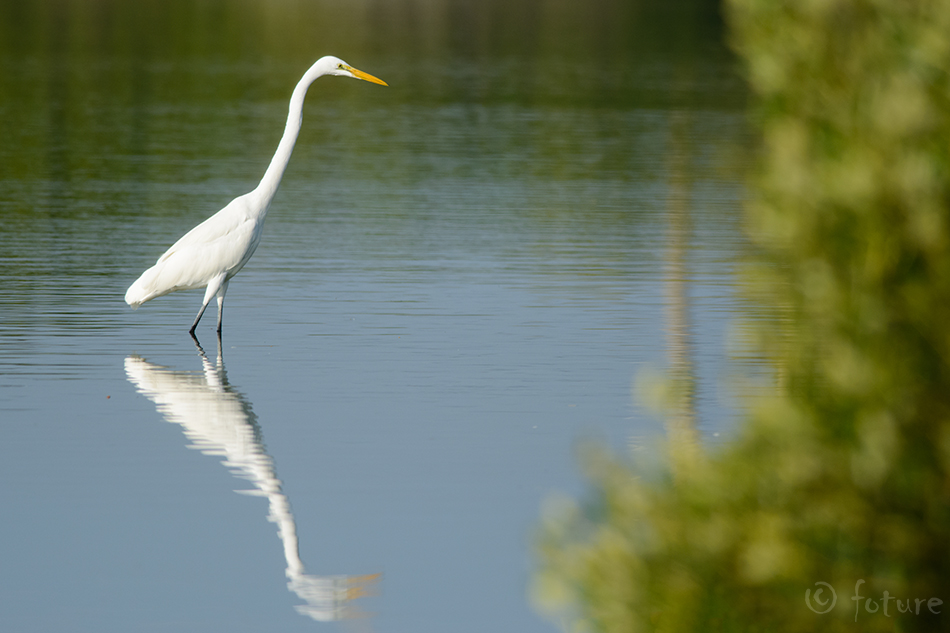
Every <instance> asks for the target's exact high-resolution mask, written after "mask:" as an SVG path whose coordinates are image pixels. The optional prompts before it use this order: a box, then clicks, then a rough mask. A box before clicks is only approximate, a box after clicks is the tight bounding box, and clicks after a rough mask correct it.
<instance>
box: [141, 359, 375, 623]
mask: <svg viewBox="0 0 950 633" xmlns="http://www.w3.org/2000/svg"><path fill="white" fill-rule="evenodd" d="M198 351H199V352H200V354H201V360H202V364H203V365H204V372H203V373H197V372H189V371H172V370H170V369H167V368H165V367H160V366H158V365H153V364H152V363H149V362H146V361H145V360H143V359H141V358H139V357H138V356H130V357H128V358H126V359H125V371H126V373H127V374H128V377H129V381H130V382H132V384H134V385H135V387H136V389H137V390H138V391H139V393H142V394H144V395H145V396H146V397H147V398H148V399H149V400H151V401H152V402H154V403H155V404H156V405H157V407H158V410H159V412H160V413H161V414H162V415H164V416H165V419H166V420H168V421H169V422H174V423H176V424H180V425H181V426H182V428H183V430H184V432H185V436H186V437H187V438H188V439H189V440H191V442H192V444H191V445H190V447H189V448H194V449H198V450H200V451H201V452H202V453H204V454H205V455H221V456H223V457H224V458H225V459H224V461H223V462H222V463H223V464H224V465H225V466H227V467H228V468H230V469H231V472H232V473H233V474H234V475H235V476H238V477H242V478H244V479H247V480H249V481H251V482H253V483H254V486H255V489H253V490H241V491H238V492H241V493H243V494H249V495H254V496H261V497H267V501H268V503H269V504H270V513H269V514H268V517H267V520H268V521H271V522H272V523H276V524H277V533H278V535H279V536H280V540H281V542H283V545H284V557H285V558H286V559H287V578H288V579H289V582H288V583H287V586H288V587H289V588H290V590H291V591H292V592H294V593H295V594H297V595H298V596H299V597H300V598H302V599H303V600H305V601H306V604H304V605H299V606H297V610H298V611H299V612H300V613H302V614H305V615H308V616H310V617H311V618H313V619H314V620H321V621H329V620H340V619H344V618H351V617H355V616H359V615H362V612H360V611H359V609H358V608H357V607H356V606H354V605H353V604H352V600H353V599H354V598H358V597H360V596H363V595H366V594H367V593H368V591H367V590H368V588H369V587H370V586H372V584H373V583H374V582H375V581H376V579H377V578H378V574H376V575H371V576H309V575H307V574H305V573H304V567H303V563H302V562H301V561H300V553H299V549H298V546H297V526H296V523H295V522H294V515H293V513H292V512H291V510H290V502H289V501H288V500H287V497H286V495H284V493H283V492H281V488H280V485H281V484H280V480H279V479H277V474H276V473H275V471H274V460H273V458H272V457H271V456H270V455H268V454H267V452H266V451H265V450H264V443H263V438H262V437H261V429H260V426H258V424H257V417H256V416H255V415H254V412H253V411H251V406H250V404H249V403H248V402H247V401H246V400H245V399H244V397H243V396H242V395H241V394H240V393H238V392H237V391H235V390H234V389H232V388H231V387H230V385H228V379H227V374H226V373H225V369H224V361H223V359H222V357H221V349H220V346H219V348H218V359H217V363H212V362H211V361H210V360H209V359H208V357H207V355H206V354H205V352H204V350H202V349H201V347H200V346H199V347H198Z"/></svg>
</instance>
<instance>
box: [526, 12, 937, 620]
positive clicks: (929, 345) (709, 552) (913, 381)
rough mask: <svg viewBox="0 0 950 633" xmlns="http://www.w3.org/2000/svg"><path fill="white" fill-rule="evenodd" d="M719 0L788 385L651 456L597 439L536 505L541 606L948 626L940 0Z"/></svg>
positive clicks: (759, 279)
mask: <svg viewBox="0 0 950 633" xmlns="http://www.w3.org/2000/svg"><path fill="white" fill-rule="evenodd" d="M727 14H728V20H729V25H730V29H731V37H732V39H733V44H734V46H735V48H736V50H737V51H738V52H739V54H740V56H741V57H742V58H743V60H744V63H745V67H746V70H747V75H748V78H749V82H750V84H751V87H752V90H753V92H754V94H755V98H754V100H755V104H754V106H753V109H754V114H755V117H756V118H757V122H758V125H759V128H760V132H761V141H762V151H761V154H760V162H759V169H758V170H757V173H756V175H755V176H754V178H753V183H752V194H751V197H752V200H751V202H750V203H749V205H748V219H749V224H750V230H751V234H752V237H753V240H754V241H755V242H756V244H757V245H758V246H759V247H760V249H761V253H762V257H761V260H760V262H759V263H758V265H755V266H753V267H752V270H751V271H750V276H752V277H754V279H755V281H756V287H757V288H758V289H759V290H760V292H759V293H758V298H759V299H760V300H762V301H763V302H764V303H765V304H766V305H767V307H768V309H769V310H770V311H771V318H770V319H766V320H763V321H762V322H761V323H760V325H759V326H758V330H757V332H756V342H757V345H758V346H759V347H760V348H761V349H762V350H763V351H764V352H765V353H766V354H767V355H768V356H769V357H770V358H771V359H772V361H773V363H774V367H775V375H776V378H777V381H778V383H779V384H778V387H777V389H775V392H774V393H772V394H769V395H768V396H763V397H759V398H758V399H757V400H756V401H755V402H754V404H752V405H751V406H750V413H749V416H748V419H747V420H745V421H744V423H743V425H742V426H741V428H740V429H739V431H738V432H737V437H736V438H735V440H734V441H732V442H730V443H729V444H728V445H725V446H722V447H716V448H713V449H707V450H703V451H696V450H693V449H690V448H689V447H684V446H682V445H679V444H675V443H670V444H669V445H668V453H667V455H666V457H667V459H666V460H665V463H666V464H667V465H666V466H664V467H653V468H649V467H647V466H644V465H643V464H642V463H638V461H637V460H627V459H621V458H617V457H615V456H612V455H608V454H605V453H604V452H601V451H598V450H595V449H592V450H590V451H588V452H587V453H586V454H585V456H584V460H583V461H584V464H585V465H586V468H587V471H588V475H589V477H590V478H591V480H592V482H593V493H592V494H591V496H590V498H589V499H588V500H587V501H586V502H585V504H584V505H582V506H580V507H579V506H578V505H577V504H575V503H573V502H571V501H564V502H561V503H556V504H554V505H555V506H556V507H552V508H551V509H549V510H548V511H546V513H545V519H544V523H543V527H542V530H541V536H540V539H539V543H538V550H539V556H540V560H541V570H540V571H539V573H538V576H537V578H536V582H535V594H536V595H535V598H536V600H537V601H538V603H539V604H540V605H541V607H542V608H543V609H544V610H546V611H547V612H548V613H550V614H551V615H552V616H553V617H555V618H558V619H560V620H561V622H562V623H563V624H564V626H565V628H567V629H568V630H596V631H644V630H651V631H652V630H657V631H779V630H783V631H802V630H828V631H858V630H860V631H877V630H905V631H914V630H928V631H932V630H938V629H946V628H948V624H947V622H948V618H947V616H946V615H944V613H945V612H946V611H947V610H948V609H950V584H948V582H947V579H948V578H950V556H948V552H950V477H948V471H950V365H948V360H950V328H948V325H950V250H948V245H950V228H948V203H950V164H948V163H950V156H948V152H950V107H948V105H950V104H948V98H950V76H948V71H950V37H948V36H947V34H948V33H950V2H947V1H945V0H944V1H940V0H937V1H926V0H925V1H921V2H893V1H889V0H794V1H779V2H775V1H768V0H730V2H729V3H728V11H727ZM675 391H676V390H673V392H675ZM640 462H642V460H640ZM859 581H864V582H863V583H861V582H859ZM816 583H827V584H826V585H819V584H816ZM856 586H857V590H856ZM832 588H833V589H834V591H835V594H836V601H835V602H834V607H833V608H832V606H831V605H832V601H831V598H832V594H831V590H832ZM818 589H822V591H823V592H822V593H821V594H817V593H816V592H817V590H818ZM806 590H808V592H809V594H808V602H806ZM885 592H886V594H885ZM856 595H860V596H861V598H860V599H855V596H856ZM884 598H888V599H887V600H885V599H884ZM892 598H897V599H899V600H900V602H896V601H895V600H894V599H892ZM933 598H936V599H937V600H936V601H931V599H933ZM868 599H870V602H869V601H868ZM908 600H910V603H908ZM941 601H944V602H941ZM809 604H810V605H811V606H810V607H809ZM928 605H929V606H928ZM907 607H909V608H910V610H911V612H903V613H902V612H901V611H902V610H904V611H906V608H907ZM902 608H903V609H902ZM826 609H827V610H828V612H827V613H818V612H819V611H824V610H826ZM885 609H886V610H887V613H886V614H885ZM934 612H939V615H935V614H934Z"/></svg>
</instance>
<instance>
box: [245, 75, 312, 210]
mask: <svg viewBox="0 0 950 633" xmlns="http://www.w3.org/2000/svg"><path fill="white" fill-rule="evenodd" d="M323 74H324V70H323V69H322V68H318V65H317V64H314V65H313V66H311V67H310V70H308V71H307V72H306V73H304V76H303V77H301V78H300V81H299V82H297V86H296V87H295V88H294V93H293V94H292V95H291V97H290V111H289V112H288V113H287V125H286V127H284V135H283V136H282V137H281V138H280V143H279V144H278V145H277V151H276V152H275V153H274V157H273V158H272V159H271V161H270V165H268V166H267V171H265V172H264V177H263V178H261V183H260V184H259V185H257V188H256V189H254V192H253V193H255V194H257V195H258V196H260V198H261V201H262V203H263V204H262V205H261V214H262V215H263V214H265V213H267V208H268V207H269V206H270V203H271V200H273V199H274V194H276V193H277V188H278V187H279V186H280V180H281V178H283V177H284V170H285V169H287V163H289V162H290V155H291V154H293V151H294V145H295V144H296V143H297V135H298V134H299V133H300V125H301V124H302V123H303V101H304V97H306V96H307V89H308V88H309V87H310V84H312V83H313V82H314V80H315V79H316V78H317V77H320V76H321V75H323Z"/></svg>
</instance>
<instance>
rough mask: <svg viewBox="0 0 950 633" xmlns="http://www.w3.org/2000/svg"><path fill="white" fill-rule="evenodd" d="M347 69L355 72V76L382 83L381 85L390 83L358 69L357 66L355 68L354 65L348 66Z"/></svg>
mask: <svg viewBox="0 0 950 633" xmlns="http://www.w3.org/2000/svg"><path fill="white" fill-rule="evenodd" d="M346 69H347V70H348V71H350V72H351V73H353V76H354V77H356V78H357V79H362V80H363V81H369V82H372V83H374V84H380V85H381V86H388V85H389V84H388V83H386V82H385V81H383V80H382V79H380V78H378V77H373V76H372V75H371V74H369V73H364V72H363V71H362V70H358V69H356V68H353V67H352V66H347V67H346Z"/></svg>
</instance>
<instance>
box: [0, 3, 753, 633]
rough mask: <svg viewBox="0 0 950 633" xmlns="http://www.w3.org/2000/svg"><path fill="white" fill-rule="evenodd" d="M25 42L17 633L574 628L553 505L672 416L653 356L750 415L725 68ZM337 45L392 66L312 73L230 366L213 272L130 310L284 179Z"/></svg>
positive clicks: (11, 52)
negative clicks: (742, 395)
mask: <svg viewBox="0 0 950 633" xmlns="http://www.w3.org/2000/svg"><path fill="white" fill-rule="evenodd" d="M54 13H55V12H54ZM51 15H52V14H51ZM73 17H75V16H73ZM27 18H29V16H27V17H26V18H24V17H22V16H21V17H17V16H12V17H11V14H8V15H6V16H5V19H6V20H7V26H8V28H10V27H9V24H10V21H11V20H14V19H23V20H26V22H25V23H29V24H32V22H30V21H29V20H28V19H27ZM29 19H30V20H32V19H35V20H40V21H41V22H42V20H49V21H50V22H49V24H52V25H53V26H50V27H49V28H50V29H54V30H55V28H57V27H56V24H57V22H56V17H55V15H53V16H52V17H49V16H47V17H44V18H42V20H41V19H40V18H35V16H34V17H33V18H29ZM63 19H64V20H66V22H67V24H69V25H73V26H68V27H62V28H66V29H67V30H69V32H73V31H72V30H70V29H73V30H76V29H80V30H81V28H82V27H81V24H80V26H75V25H74V24H73V22H69V20H70V19H72V18H69V17H68V16H67V18H63ZM77 19H78V18H77ZM43 24H46V22H43ZM36 37H38V38H40V40H42V41H43V42H46V41H47V40H43V39H42V37H40V36H36ZM43 37H45V36H43ZM33 38H34V34H32V32H28V33H26V34H21V35H20V37H19V39H15V41H14V42H13V43H12V44H7V45H6V48H4V49H3V54H2V56H0V65H2V72H0V75H2V76H3V79H2V80H0V90H2V92H0V97H2V101H0V118H2V124H0V125H2V129H0V132H2V135H3V138H4V139H5V140H4V142H3V144H2V146H0V166H2V169H0V231H2V244H0V424H2V429H3V431H4V433H3V442H0V474H2V482H3V485H2V488H0V503H2V507H3V508H4V520H3V522H2V525H0V537H2V538H0V568H2V569H3V573H2V574H0V613H2V616H0V617H2V619H3V622H4V624H3V627H2V628H3V629H4V630H8V631H23V632H32V631H51V630H61V631H65V630H69V631H97V632H102V631H169V630H174V631H220V630H231V631H261V630H269V631H273V630H280V631H297V630H301V631H303V630H313V629H324V630H329V629H328V628H327V627H329V628H332V629H334V630H337V629H339V628H340V627H342V628H343V629H355V630H360V631H362V630H366V631H370V630H372V631H416V632H426V631H431V632H437V631H438V632H442V631H472V632H475V631H479V632H481V631H519V632H528V631H549V630H552V625H551V624H549V623H547V622H545V621H543V620H541V619H540V618H539V617H538V616H536V615H535V614H534V613H533V612H532V610H531V608H530V604H529V602H528V600H527V586H528V581H529V577H530V572H531V564H532V563H531V536H532V529H533V527H534V525H535V524H536V521H537V518H538V513H539V508H540V505H541V503H542V501H543V500H544V498H545V497H546V495H548V494H550V493H551V492H553V491H558V490H561V491H569V492H576V491H577V490H579V486H580V481H579V478H578V474H577V469H576V461H575V453H574V450H575V448H576V444H577V442H578V441H579V440H581V439H583V438H590V437H594V438H599V439H601V440H603V441H606V442H608V443H610V444H612V445H613V446H615V447H616V448H618V449H623V447H624V446H627V445H629V444H631V443H637V444H644V443H645V444H650V443H651V442H654V441H655V440H656V439H657V438H659V437H661V436H662V434H663V424H662V421H661V420H660V419H658V418H656V417H654V416H653V415H651V414H650V413H649V412H648V411H647V410H646V409H645V408H643V407H641V406H639V405H638V404H637V403H636V402H635V400H634V398H633V395H632V389H631V384H632V381H633V380H634V378H635V377H636V375H637V374H638V372H640V371H642V370H643V369H644V368H645V367H655V368H670V367H671V366H672V368H673V369H674V370H675V371H685V372H687V374H688V375H690V376H692V379H693V380H694V386H695V391H694V398H693V400H692V403H691V406H692V407H693V410H694V414H695V419H696V420H697V423H698V425H699V428H700V430H701V431H702V432H703V433H704V435H705V436H706V437H707V438H713V437H715V434H717V433H720V432H723V433H725V432H727V431H728V429H729V428H730V427H731V425H732V424H733V416H734V414H735V410H736V404H735V402H734V401H733V400H732V398H731V396H730V388H729V384H730V376H733V375H735V374H737V373H742V372H743V371H744V369H745V365H744V364H743V362H739V361H737V360H736V359H734V358H733V357H731V356H730V351H729V340H730V331H731V330H730V328H731V327H733V324H734V322H735V320H736V319H737V318H738V317H740V316H742V315H743V313H744V310H745V308H744V304H743V302H742V300H741V299H740V297H739V289H738V286H737V284H738V281H737V279H736V268H737V265H738V262H739V260H740V259H741V258H742V256H743V250H744V248H745V247H744V244H743V240H742V232H741V222H740V208H739V207H740V203H741V199H742V195H743V193H742V187H741V184H740V183H741V163H742V161H741V160H740V159H738V157H739V156H741V155H742V151H743V150H742V147H743V144H744V142H743V139H744V138H745V136H746V134H747V132H746V129H745V124H744V115H743V113H742V110H741V97H735V96H734V95H735V93H736V92H737V91H738V92H741V88H740V87H739V84H738V82H737V81H736V80H735V78H734V77H733V75H732V74H731V70H730V66H729V63H728V61H723V60H722V59H719V58H717V57H715V56H713V57H712V58H709V57H708V56H705V55H702V54H699V53H697V54H696V55H694V56H693V57H690V58H688V59H686V60H685V61H683V60H674V59H665V58H664V57H663V55H662V54H658V55H653V56H651V57H649V58H648V59H647V60H646V61H643V62H636V61H634V60H633V59H632V58H624V59H621V60H619V61H616V60H615V61H613V62H611V63H612V64H613V66H612V67H610V68H607V70H608V71H611V72H605V73H604V74H602V75H600V76H598V75H597V74H596V73H594V74H593V76H592V73H591V72H590V66H589V65H587V63H586V61H585V60H579V61H574V62H572V61H571V60H570V59H567V58H564V57H556V56H555V57H553V58H548V57H543V56H542V57H537V58H535V57H532V58H530V60H531V61H532V62H533V63H532V64H531V67H530V71H531V72H530V73H529V74H527V75H525V74H524V69H525V64H523V63H520V62H523V61H524V59H522V58H519V57H518V56H514V57H512V56H504V55H500V56H499V57H497V58H494V57H489V58H487V59H486V58H478V56H477V55H474V56H473V55H466V54H456V55H448V54H447V55H442V56H434V57H433V58H428V59H425V60H424V61H422V60H420V59H417V58H414V57H411V56H408V57H403V58H395V59H394V58H392V57H391V56H388V55H386V54H383V53H378V54H374V52H373V50H372V48H371V47H370V48H367V49H366V50H365V51H363V53H362V55H361V54H360V50H362V49H360V50H357V51H355V53H354V54H349V53H347V51H345V50H343V51H324V50H318V51H315V52H313V54H308V55H301V56H299V57H297V56H296V54H295V55H293V56H292V57H294V59H293V60H290V59H285V58H282V57H280V55H277V56H276V57H274V58H269V57H267V56H266V55H262V57H261V58H260V59H257V58H254V59H250V60H249V59H246V58H243V57H237V58H230V57H227V56H225V57H214V56H202V55H201V54H192V55H178V54H177V53H172V52H166V53H162V52H161V51H159V52H157V53H154V55H152V56H145V57H144V58H142V57H136V56H132V57H129V56H128V55H126V54H125V53H123V52H122V50H112V49H109V48H108V47H106V48H105V49H102V50H100V49H98V48H96V47H95V46H93V45H88V47H87V48H81V47H80V50H79V53H77V54H71V53H70V50H71V49H69V47H70V46H80V45H78V44H74V43H73V44H70V43H69V42H67V43H65V44H62V47H63V50H58V49H57V48H56V47H57V46H58V45H57V44H56V39H55V38H53V37H50V39H49V41H48V42H47V44H43V43H42V42H41V43H39V44H37V43H35V42H34V39H33ZM8 41H10V40H8ZM69 41H72V40H69ZM311 48H312V46H311ZM308 50H309V49H308ZM324 52H336V53H338V54H340V55H341V56H343V57H344V58H345V59H347V60H348V61H350V62H351V63H353V64H354V65H356V66H357V67H360V68H363V69H365V70H367V71H369V72H371V73H373V74H377V75H379V76H380V77H383V78H384V79H386V80H387V81H389V82H390V83H391V84H392V87H391V88H390V89H388V90H387V89H384V88H381V87H378V86H372V85H370V84H365V83H362V82H355V81H350V80H342V79H336V78H324V79H321V80H318V81H317V83H315V84H314V86H313V87H312V88H311V91H310V95H309V98H308V103H307V108H306V111H305V116H304V129H303V133H302V134H301V137H300V140H299V141H298V145H297V149H296V151H295V155H294V157H293V159H292V161H291V164H290V168H289V169H288V171H287V173H286V175H285V178H284V184H283V185H282V188H281V190H280V192H279V193H278V196H277V198H276V200H275V202H274V204H273V206H272V209H271V214H270V216H269V217H268V220H267V226H266V230H265V234H264V238H263V241H262V243H261V245H260V247H259V249H258V251H257V253H256V255H255V256H254V259H252V261H251V262H250V264H248V266H247V267H246V268H245V269H244V270H243V271H242V272H241V273H240V275H238V276H237V277H236V278H235V279H234V281H233V283H232V284H231V287H230V291H229V294H228V298H227V303H226V309H225V315H224V317H225V318H224V321H225V323H224V339H223V346H222V349H221V350H220V352H219V350H218V349H217V346H216V343H215V336H214V330H213V327H214V316H213V315H212V316H210V317H208V316H206V318H205V320H204V322H203V323H202V325H201V327H200V328H199V332H198V334H199V338H200V340H201V342H202V344H203V346H204V349H203V350H202V349H199V348H197V347H196V346H195V345H194V344H193V342H192V341H191V339H190V338H189V337H188V335H187V328H188V327H189V325H190V324H191V321H192V319H193V318H194V314H195V312H196V311H197V309H198V307H199V305H200V300H201V296H202V293H201V291H192V292H187V293H179V294H175V295H170V296H167V297H164V298H161V299H158V300H155V301H154V302H151V303H148V304H145V305H144V306H143V307H142V308H141V309H139V310H138V311H136V312H133V311H131V310H129V309H128V307H127V306H126V305H125V304H124V302H123V300H122V297H123V294H124V292H125V289H126V287H127V286H128V285H129V284H130V283H131V282H132V281H133V280H134V279H135V278H136V276H137V275H138V274H139V273H140V272H141V271H142V270H144V269H145V268H147V267H148V266H149V265H150V264H151V263H152V262H154V260H155V259H156V258H157V257H158V255H160V254H161V253H162V252H163V250H164V249H165V248H166V247H167V246H168V245H170V244H171V243H172V242H173V241H174V240H175V239H177V238H178V237H179V236H180V235H181V234H183V233H184V232H185V231H187V230H188V229H189V228H190V227H192V226H193V225H195V224H197V223H198V222H199V221H201V220H202V219H203V218H205V217H206V216H208V215H210V214H211V213H213V212H215V211H216V210H218V209H219V208H220V207H221V206H223V205H224V204H226V203H227V202H228V201H229V200H230V199H231V198H232V197H234V196H235V195H238V194H240V193H243V192H245V191H247V190H249V189H251V188H253V187H254V186H255V185H256V182H257V179H258V178H259V177H260V175H261V174H262V173H263V169H264V167H265V166H266V164H267V162H268V160H269V158H270V155H271V154H272V153H273V150H274V148H275V147H276V143H277V140H278V138H279V135H280V131H281V129H282V126H283V121H284V118H285V116H286V99H287V97H288V96H289V93H290V90H291V88H292V87H293V84H294V83H295V82H296V80H297V78H298V77H299V75H300V74H302V72H303V71H304V70H305V69H306V68H307V67H308V66H309V64H310V63H311V62H312V61H313V58H315V57H317V56H319V54H322V53H324ZM80 53H81V54H80ZM287 57H291V55H289V54H288V55H287ZM403 61H405V62H407V63H402V62H403ZM409 62H414V63H409ZM683 68H686V69H687V71H688V72H686V80H685V81H686V83H685V84H684V83H683V82H684V79H683V78H682V75H683V73H682V69H683ZM525 81H527V82H529V83H530V89H528V88H523V87H521V88H519V86H522V84H523V83H524V82H525ZM519 91H520V92H519ZM209 314H210V313H209ZM235 490H237V491H239V492H242V493H245V494H234V492H233V491H235ZM354 616H361V617H354ZM315 620H318V621H319V620H344V622H343V624H318V623H317V622H315Z"/></svg>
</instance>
